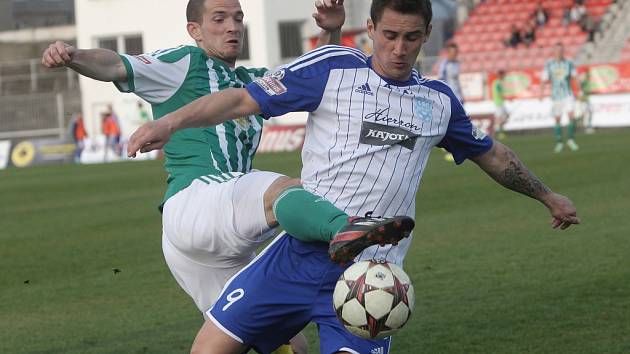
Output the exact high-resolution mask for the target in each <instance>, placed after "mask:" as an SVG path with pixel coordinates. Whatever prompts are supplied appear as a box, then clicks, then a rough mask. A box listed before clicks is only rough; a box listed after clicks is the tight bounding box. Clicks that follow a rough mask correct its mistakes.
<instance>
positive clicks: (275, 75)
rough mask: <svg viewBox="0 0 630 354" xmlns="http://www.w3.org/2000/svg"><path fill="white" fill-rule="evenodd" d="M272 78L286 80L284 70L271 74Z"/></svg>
mask: <svg viewBox="0 0 630 354" xmlns="http://www.w3.org/2000/svg"><path fill="white" fill-rule="evenodd" d="M271 77H273V78H276V79H278V80H282V79H284V69H282V70H278V71H276V72H275V73H273V74H271Z"/></svg>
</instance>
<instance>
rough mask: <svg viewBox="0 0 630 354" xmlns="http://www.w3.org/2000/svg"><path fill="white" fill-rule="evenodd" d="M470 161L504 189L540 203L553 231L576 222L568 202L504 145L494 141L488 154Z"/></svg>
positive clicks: (572, 207) (575, 212)
mask: <svg viewBox="0 0 630 354" xmlns="http://www.w3.org/2000/svg"><path fill="white" fill-rule="evenodd" d="M472 160H473V161H474V162H475V163H476V164H477V165H479V167H481V169H482V170H484V171H485V172H486V173H487V174H488V175H489V176H490V177H492V178H493V179H494V180H495V181H497V182H498V183H499V184H501V185H502V186H504V187H505V188H508V189H511V190H513V191H515V192H518V193H521V194H524V195H526V196H528V197H531V198H534V199H536V200H538V201H540V202H541V203H543V204H544V205H545V206H546V207H547V208H548V209H549V212H550V213H551V216H552V218H553V219H552V221H551V226H552V227H553V228H554V229H556V228H558V227H560V228H561V229H562V230H564V229H566V228H568V227H569V226H571V225H573V224H579V223H580V219H579V218H578V217H577V211H576V210H575V206H573V203H572V202H571V200H569V198H567V197H565V196H562V195H560V194H557V193H554V192H552V191H551V189H549V187H547V186H546V185H545V184H544V183H543V182H542V181H541V180H540V179H539V178H538V177H536V176H535V175H534V174H533V173H532V172H530V171H529V169H528V168H527V167H526V166H525V165H524V164H523V162H521V160H520V159H519V158H518V156H516V154H515V153H514V152H513V151H512V150H511V149H510V148H508V147H507V146H505V145H503V144H501V143H499V142H495V143H494V146H493V147H492V149H490V151H488V152H487V153H485V154H483V155H481V156H478V157H475V158H473V159H472Z"/></svg>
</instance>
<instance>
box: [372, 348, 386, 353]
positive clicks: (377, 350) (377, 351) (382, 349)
mask: <svg viewBox="0 0 630 354" xmlns="http://www.w3.org/2000/svg"><path fill="white" fill-rule="evenodd" d="M370 354H385V348H383V347H378V348H374V349H372V350H371V351H370Z"/></svg>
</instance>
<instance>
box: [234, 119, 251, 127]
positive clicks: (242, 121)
mask: <svg viewBox="0 0 630 354" xmlns="http://www.w3.org/2000/svg"><path fill="white" fill-rule="evenodd" d="M234 122H235V123H236V124H238V126H239V127H240V128H241V129H245V130H247V129H249V127H250V126H251V125H252V122H250V120H249V117H239V118H236V119H234Z"/></svg>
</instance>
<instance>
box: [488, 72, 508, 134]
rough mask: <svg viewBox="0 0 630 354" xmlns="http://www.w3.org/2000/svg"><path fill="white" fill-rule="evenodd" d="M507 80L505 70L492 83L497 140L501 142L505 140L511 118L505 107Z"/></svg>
mask: <svg viewBox="0 0 630 354" xmlns="http://www.w3.org/2000/svg"><path fill="white" fill-rule="evenodd" d="M504 79H505V70H499V72H498V77H497V78H496V79H495V80H494V82H492V100H493V101H494V106H495V112H494V118H495V120H496V124H497V126H498V128H497V138H498V139H499V140H503V139H505V130H504V127H505V123H507V121H508V118H509V116H510V115H509V113H508V110H507V108H506V107H505V91H504V89H503V80H504Z"/></svg>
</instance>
